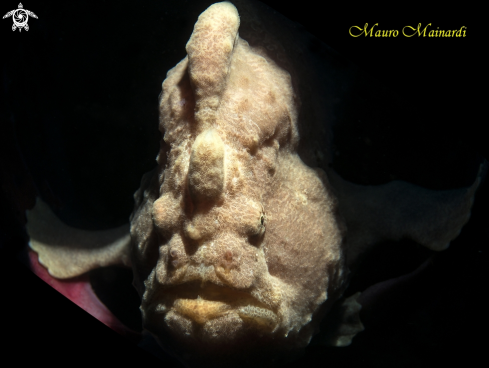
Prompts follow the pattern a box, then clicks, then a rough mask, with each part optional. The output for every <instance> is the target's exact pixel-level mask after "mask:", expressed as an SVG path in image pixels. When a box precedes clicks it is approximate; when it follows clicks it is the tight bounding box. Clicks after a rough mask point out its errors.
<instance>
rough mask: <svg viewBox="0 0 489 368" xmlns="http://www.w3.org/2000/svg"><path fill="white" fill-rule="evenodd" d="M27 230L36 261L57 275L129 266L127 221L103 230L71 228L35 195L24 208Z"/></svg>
mask: <svg viewBox="0 0 489 368" xmlns="http://www.w3.org/2000/svg"><path fill="white" fill-rule="evenodd" d="M27 232H28V234H29V237H30V241H29V246H30V247H31V248H32V249H33V250H34V251H35V252H36V253H37V254H38V257H39V263H40V264H42V265H43V266H44V267H46V268H47V269H48V272H49V274H50V275H51V276H53V277H55V278H58V279H66V278H71V277H75V276H78V275H81V274H84V273H85V272H88V271H90V270H92V269H95V268H99V267H105V266H110V265H115V264H121V265H125V266H130V261H129V256H128V251H129V245H130V235H129V224H127V225H123V226H121V227H118V228H115V229H109V230H103V231H86V230H80V229H75V228H72V227H70V226H68V225H66V224H64V223H63V222H61V221H60V220H59V219H58V218H57V217H56V215H55V214H54V213H53V212H52V211H51V209H50V208H49V206H48V205H47V204H46V203H44V202H43V201H42V200H41V199H40V198H38V199H37V202H36V205H35V206H34V208H33V209H32V210H30V211H27Z"/></svg>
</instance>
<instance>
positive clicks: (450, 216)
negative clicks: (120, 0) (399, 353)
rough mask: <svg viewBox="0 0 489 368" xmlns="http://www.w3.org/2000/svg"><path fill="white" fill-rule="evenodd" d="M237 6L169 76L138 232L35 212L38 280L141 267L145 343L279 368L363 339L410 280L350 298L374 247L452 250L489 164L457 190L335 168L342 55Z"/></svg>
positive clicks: (200, 360)
mask: <svg viewBox="0 0 489 368" xmlns="http://www.w3.org/2000/svg"><path fill="white" fill-rule="evenodd" d="M233 3H234V4H235V5H233V4H231V3H230V2H221V3H217V4H214V5H212V6H210V7H209V8H208V9H207V10H205V11H204V12H203V13H202V14H201V15H200V16H199V18H198V20H197V22H196V24H195V26H194V30H193V33H192V35H191V37H190V40H189V41H188V43H187V45H186V51H187V56H186V57H185V58H184V59H183V60H182V61H180V62H179V63H178V64H177V65H176V66H175V67H174V68H172V69H171V70H169V71H168V73H167V76H166V79H165V80H164V82H163V85H162V93H161V94H160V98H159V116H160V118H159V119H160V120H159V130H160V132H161V135H162V139H161V142H160V150H159V153H158V156H157V166H156V167H155V169H154V170H152V171H151V172H148V173H146V174H145V175H144V176H143V178H142V180H141V186H140V188H139V189H138V190H137V192H136V193H135V194H134V200H135V205H134V211H133V213H132V214H131V216H130V224H127V225H125V226H122V227H120V228H117V229H112V230H107V231H99V232H90V231H84V230H78V229H73V228H70V227H69V226H67V225H66V224H63V223H62V222H61V221H60V220H59V219H57V218H56V217H55V216H54V214H53V213H52V212H51V210H50V208H49V206H48V205H47V204H45V203H43V202H42V201H41V200H40V199H38V202H37V204H36V206H35V207H34V208H33V209H32V211H29V212H28V214H27V220H28V222H27V231H28V233H29V236H30V242H29V245H30V247H31V249H32V251H34V252H36V253H37V255H38V260H39V264H38V265H37V266H36V267H35V268H34V269H33V270H34V272H36V273H37V274H38V275H40V276H41V277H42V278H43V279H44V280H50V278H56V279H66V280H67V281H66V283H62V284H63V287H58V289H59V290H61V292H63V290H65V291H66V290H68V291H66V293H65V295H67V294H69V292H70V290H71V289H70V287H69V285H70V284H69V283H70V281H69V280H71V282H73V280H74V279H73V278H76V277H78V276H80V275H85V276H86V272H88V271H90V270H93V269H96V268H100V267H106V266H110V265H114V264H120V265H123V266H126V267H131V268H132V271H133V275H134V281H133V284H134V286H135V288H136V290H137V291H138V293H139V296H140V299H141V305H140V311H141V313H142V322H143V326H142V328H143V329H144V334H145V336H150V337H151V339H154V340H152V341H156V342H157V343H158V344H159V345H160V346H161V348H163V349H164V350H166V351H167V352H170V353H171V354H172V355H174V356H176V357H178V359H180V361H182V362H183V364H185V366H188V367H250V366H254V367H260V366H262V367H273V366H279V365H280V364H281V363H283V362H284V361H288V360H290V359H291V358H294V357H296V356H298V355H299V354H300V353H301V352H302V351H303V350H304V349H305V347H306V346H307V345H308V344H309V343H310V342H311V339H312V338H313V337H314V339H315V342H316V343H318V344H325V345H329V346H347V345H349V344H351V343H352V339H354V337H355V335H357V334H358V333H360V332H361V331H362V330H363V329H364V326H363V324H362V321H361V318H360V314H359V312H360V310H361V308H362V303H363V305H367V306H368V305H370V304H372V300H373V299H375V296H378V295H379V294H382V292H383V291H385V290H387V289H389V288H395V285H396V282H395V281H392V280H390V281H389V282H387V283H386V284H382V285H377V287H376V288H375V287H373V288H369V289H367V290H366V291H365V292H363V293H360V292H357V293H355V294H353V295H344V294H347V293H345V290H346V288H347V286H348V282H349V279H350V277H351V275H352V274H354V273H355V271H356V270H357V269H358V265H359V264H360V263H361V262H362V261H363V260H364V259H365V256H366V255H367V253H369V251H370V250H372V249H373V248H374V246H375V245H376V244H378V243H380V242H385V241H400V240H404V239H408V240H411V241H414V242H416V243H418V244H420V245H422V246H424V247H426V248H428V249H430V250H431V251H442V250H445V249H446V248H447V247H448V246H449V244H450V242H451V241H452V240H453V239H455V238H456V237H457V236H458V234H459V233H460V231H461V229H462V227H463V226H464V225H465V224H466V223H467V221H468V220H469V217H470V211H471V207H472V204H473V201H474V195H475V192H476V190H477V188H478V186H479V184H480V182H481V180H482V176H483V173H484V171H485V170H487V164H486V163H483V164H482V165H481V167H480V170H479V173H478V175H477V177H476V179H475V181H474V183H473V184H472V185H471V186H470V187H468V188H461V189H454V190H445V191H434V190H428V189H425V188H421V187H419V186H416V185H413V184H410V183H407V182H403V181H391V182H389V183H387V184H383V185H378V186H363V185H358V184H354V183H350V182H348V181H346V180H344V179H343V178H342V177H341V176H340V175H338V174H337V173H336V172H335V171H334V170H333V169H332V168H331V162H332V152H331V151H332V148H331V139H332V137H331V125H332V124H333V122H332V120H333V119H331V112H330V110H331V106H332V102H331V101H330V100H329V97H330V94H328V93H331V92H328V88H332V87H331V86H330V85H329V84H328V83H330V82H331V83H333V79H334V78H331V77H328V76H327V75H328V74H327V73H320V72H317V71H318V70H322V69H327V70H329V69H330V68H331V65H332V62H331V60H329V61H328V57H329V56H328V54H327V53H326V52H323V53H320V55H321V57H319V58H318V59H314V60H313V59H312V58H310V57H308V56H307V55H306V52H305V50H306V47H307V46H304V44H305V41H304V40H305V39H307V37H308V36H307V35H305V33H304V32H303V31H301V32H302V33H301V32H299V31H298V30H297V29H295V28H294V26H293V25H291V23H287V21H286V20H285V19H282V18H280V17H276V16H275V15H274V16H272V14H271V12H270V11H269V10H267V9H266V8H263V7H262V6H261V5H260V4H258V3H255V2H248V1H240V0H236V1H234V2H233ZM238 10H239V13H238ZM306 44H307V42H306ZM321 58H322V59H321ZM320 68H321V69H320ZM334 74H335V78H336V77H337V79H338V80H340V81H342V80H343V78H345V79H348V78H349V77H350V76H349V75H347V73H346V74H344V75H343V74H341V72H338V73H337V75H336V71H335V72H334ZM340 74H341V75H340ZM328 78H329V79H328ZM340 84H341V83H340ZM327 87H328V88H327ZM338 91H339V88H338ZM336 92H337V91H335V93H336ZM338 93H339V92H338ZM318 96H320V98H318ZM129 229H130V230H129ZM42 266H43V267H45V268H46V270H45V269H42ZM46 271H47V272H46ZM418 276H419V275H418ZM404 279H405V278H404ZM404 279H403V280H404ZM76 280H77V282H78V283H80V282H82V281H83V280H86V277H85V278H83V277H82V278H78V279H76ZM53 284H56V283H53ZM58 284H59V282H58ZM82 286H86V285H82ZM88 289H89V288H86V287H80V286H78V289H77V290H85V291H84V292H89V290H88ZM87 290H88V291H87ZM362 290H363V289H362ZM369 290H370V291H369ZM68 296H69V295H68ZM92 296H93V295H92ZM92 296H90V298H91V297H92ZM78 299H80V298H78ZM72 300H73V299H72ZM88 300H89V301H90V303H85V304H87V305H88V304H90V305H91V306H93V305H95V306H96V305H97V303H95V302H93V300H92V299H88ZM92 314H94V315H98V314H97V313H92ZM102 314H103V315H104V316H105V317H104V323H106V324H107V325H111V324H114V323H115V322H113V320H112V319H111V318H109V317H107V315H108V314H109V312H108V310H104V313H102ZM116 322H117V329H118V330H120V331H125V329H124V327H123V326H122V324H121V323H119V321H116ZM113 328H114V327H113ZM126 333H128V332H127V331H126ZM353 341H354V340H353ZM325 364H327V362H325Z"/></svg>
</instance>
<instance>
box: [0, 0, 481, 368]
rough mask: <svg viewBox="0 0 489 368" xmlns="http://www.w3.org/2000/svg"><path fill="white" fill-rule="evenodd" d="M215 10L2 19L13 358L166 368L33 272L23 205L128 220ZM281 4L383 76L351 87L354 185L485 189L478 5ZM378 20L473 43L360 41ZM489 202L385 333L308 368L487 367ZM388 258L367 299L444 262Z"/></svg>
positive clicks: (54, 12) (348, 166) (190, 5)
mask: <svg viewBox="0 0 489 368" xmlns="http://www.w3.org/2000/svg"><path fill="white" fill-rule="evenodd" d="M210 3H212V2H209V1H159V2H142V3H141V2H137V3H132V2H131V3H129V2H127V4H125V3H124V2H122V3H121V2H117V3H116V2H113V3H110V2H108V3H107V2H104V3H102V2H97V3H96V4H95V3H89V2H84V1H78V2H68V3H65V4H64V5H61V6H59V5H58V3H56V4H55V3H54V2H53V3H51V2H49V1H47V2H43V3H42V4H41V3H39V4H38V3H34V2H32V3H24V7H25V8H26V9H29V10H32V11H33V12H34V13H36V15H37V16H38V17H39V19H32V18H31V19H30V20H29V26H30V29H29V31H28V32H25V31H22V32H19V31H16V32H12V31H11V26H12V24H11V20H9V19H5V20H3V22H2V23H1V28H0V32H1V34H2V39H3V40H4V43H3V50H4V51H3V56H2V61H3V63H2V101H1V103H2V109H1V112H0V114H1V124H2V128H1V131H0V134H1V138H0V143H1V154H2V161H1V162H2V197H1V211H2V212H1V214H2V223H1V237H0V241H1V244H0V247H1V249H2V259H1V263H2V266H3V268H2V270H3V271H4V272H3V274H2V275H3V280H2V285H3V287H4V289H3V291H2V306H3V308H2V317H3V320H4V321H9V322H10V323H11V325H12V326H14V327H10V328H9V329H4V330H3V331H4V336H5V338H6V340H7V341H9V343H8V344H7V347H8V348H7V350H10V346H12V351H13V348H15V349H16V351H19V353H16V354H14V355H12V357H13V358H14V359H18V360H19V361H23V360H24V359H25V358H28V359H29V360H30V362H32V363H35V362H37V361H39V360H43V361H55V362H63V363H67V362H70V361H69V360H68V361H67V360H66V358H65V356H66V355H70V356H71V357H72V358H71V359H73V360H75V361H76V362H78V361H79V360H83V361H84V362H92V364H105V363H107V364H119V363H120V364H126V365H127V362H128V361H137V362H138V363H139V364H162V363H160V362H159V361H157V360H156V358H154V357H153V356H151V355H150V354H148V353H146V352H145V351H142V350H141V349H139V348H137V347H135V346H134V345H133V344H132V343H131V342H130V341H128V340H126V339H124V338H123V337H120V336H118V335H117V334H116V333H113V332H112V331H111V330H109V329H107V328H106V327H105V326H103V325H102V324H100V323H99V322H98V321H96V320H94V319H93V318H92V317H91V316H89V315H88V314H86V313H85V312H84V311H82V310H81V309H79V308H78V307H76V306H75V305H72V304H71V303H70V302H69V301H68V300H66V299H65V298H64V297H62V296H61V295H58V294H57V293H56V292H55V291H54V290H52V289H51V288H49V287H48V286H47V285H45V284H44V283H43V282H42V281H40V280H38V279H37V278H36V277H35V276H34V275H31V274H30V273H29V272H28V271H26V270H25V269H24V268H23V266H22V265H21V264H20V263H17V262H16V259H15V257H14V255H15V254H16V253H17V252H18V251H20V250H21V249H23V247H24V246H25V236H24V234H23V230H22V226H23V223H22V216H21V212H19V209H22V208H23V206H24V207H25V206H28V204H29V203H30V202H32V198H33V195H32V194H33V191H34V190H37V191H38V193H40V194H41V195H42V196H43V197H45V198H46V199H48V200H50V202H51V203H52V204H53V205H54V206H55V207H54V208H55V210H56V212H57V214H58V215H59V216H60V217H61V218H62V219H63V220H64V221H65V222H67V223H69V224H71V225H73V226H77V227H82V228H86V229H101V228H110V227H114V226H118V225H121V224H123V223H124V222H126V221H127V219H128V216H129V214H130V212H131V210H132V206H133V202H132V194H133V193H134V191H135V190H136V189H137V188H138V186H139V180H140V178H141V176H142V174H143V173H144V172H146V171H148V170H150V169H151V168H152V167H153V166H154V159H155V157H156V154H157V150H158V145H159V139H160V135H159V133H158V131H157V125H158V113H157V98H158V95H159V93H160V91H161V83H162V81H163V79H164V78H165V75H166V72H167V71H168V69H170V68H171V67H173V66H174V65H175V64H176V63H177V62H179V61H180V60H181V59H182V58H183V57H185V49H184V46H185V44H186V42H187V41H188V39H189V37H190V34H191V32H192V29H193V25H194V23H195V21H196V19H197V17H198V15H199V14H200V13H201V12H202V11H203V10H205V8H207V6H208V5H209V4H210ZM326 6H328V5H326ZM9 7H10V8H12V9H13V8H14V7H16V5H15V4H13V3H12V4H11V5H9ZM272 7H274V8H275V9H277V11H279V12H281V13H283V14H284V15H286V16H287V17H289V18H290V19H292V20H294V21H297V22H300V23H302V24H303V25H304V26H305V27H306V29H307V30H308V31H310V32H311V33H313V34H315V35H316V36H317V37H318V38H319V39H321V40H322V41H323V42H325V43H326V44H328V45H329V46H331V47H332V48H333V49H335V50H337V51H338V52H339V53H340V54H341V55H342V56H343V57H345V58H347V59H349V60H351V61H353V62H354V63H356V64H357V65H358V66H359V67H360V68H362V69H363V70H365V71H366V72H365V73H364V74H362V77H360V78H358V79H357V80H355V81H354V82H352V83H350V84H348V85H346V86H345V88H347V90H348V94H347V96H348V98H347V100H345V101H344V103H343V105H342V106H343V110H341V111H338V120H339V121H338V124H337V126H336V128H335V140H334V147H335V161H334V164H333V165H334V167H335V169H336V170H337V171H338V172H339V173H340V174H341V175H342V176H343V177H344V178H346V179H348V180H351V181H353V182H356V183H360V184H380V183H384V182H387V181H389V180H393V179H402V180H407V181H410V182H413V183H416V184H418V185H422V186H425V187H428V188H432V189H451V188H457V187H462V186H468V185H470V183H471V181H472V180H473V178H474V177H475V174H476V171H477V166H478V163H479V162H480V160H481V157H482V156H483V155H485V156H486V158H487V157H488V156H487V151H484V150H485V147H486V146H487V134H486V133H485V131H486V129H485V126H484V125H486V121H487V118H485V116H486V114H480V113H478V112H479V111H480V108H479V106H483V105H484V104H485V99H484V97H485V95H484V94H481V92H479V88H480V87H481V85H483V83H482V81H481V79H482V78H481V75H482V70H483V69H482V68H481V67H480V62H479V58H480V56H478V55H479V51H480V48H481V45H480V44H479V45H478V44H477V43H476V42H474V41H477V40H478V39H481V36H480V34H478V33H477V30H476V25H475V24H474V23H473V22H471V20H470V18H468V17H467V16H466V13H467V12H466V11H465V10H464V9H463V8H460V7H459V8H457V9H454V10H453V12H452V16H451V17H450V18H446V19H450V21H448V20H446V19H439V18H436V19H435V18H433V19H431V18H429V17H424V16H422V14H421V13H422V12H421V10H419V11H415V12H414V13H413V14H412V15H409V16H408V15H407V14H404V13H403V15H404V17H403V18H396V17H397V15H396V14H392V16H391V17H388V18H384V19H381V18H380V13H381V11H383V10H385V9H370V10H369V11H366V12H363V13H362V15H361V16H358V17H357V16H355V17H354V16H350V11H349V8H350V7H352V5H351V4H346V6H345V7H344V8H343V9H342V10H341V11H340V10H333V9H331V10H330V11H326V10H325V11H323V10H320V9H319V8H318V5H317V3H316V2H312V1H302V2H300V3H295V4H293V5H288V6H286V5H284V4H278V6H277V4H272ZM9 10H11V9H7V8H5V9H3V11H4V13H6V12H7V11H9ZM366 22H368V23H369V24H371V25H372V24H375V23H379V26H378V28H379V29H380V28H381V29H398V30H402V28H403V27H404V26H406V25H413V26H416V25H417V24H418V23H419V22H421V23H422V24H423V26H424V25H426V24H428V23H430V22H431V23H432V28H434V29H436V27H439V28H440V29H453V28H457V29H458V28H460V27H461V26H466V27H467V37H465V38H447V39H442V38H428V37H426V38H417V37H413V38H404V37H402V36H398V37H397V38H380V39H379V38H352V37H351V36H349V34H348V29H349V28H350V27H351V26H353V25H359V26H363V25H364V24H365V23H366ZM311 52H314V49H312V50H311ZM32 183H34V184H35V187H34V186H33V185H32ZM34 188H35V189H34ZM488 203H489V195H488V190H487V184H486V185H485V186H484V187H483V188H482V189H481V190H480V191H479V193H478V195H477V198H476V201H475V206H474V208H473V213H472V219H471V221H470V222H469V223H468V224H467V225H466V227H464V229H463V231H462V234H461V235H460V237H459V238H457V240H455V241H454V242H453V243H452V245H451V247H450V248H449V249H448V250H447V251H446V252H443V253H441V254H439V255H438V256H437V257H436V258H435V262H434V264H433V265H432V267H431V269H430V272H429V273H428V274H427V275H426V276H427V277H426V279H424V281H423V283H421V284H420V285H416V287H415V290H414V291H412V290H411V291H410V292H411V294H409V295H408V297H406V298H405V300H400V301H399V302H398V303H393V305H392V308H391V309H389V310H388V311H387V313H386V314H385V321H380V322H379V321H375V322H376V324H375V328H374V326H372V327H371V328H369V326H368V325H366V327H367V329H366V331H364V332H362V333H361V334H359V335H358V336H357V337H355V339H354V340H353V344H352V345H351V346H350V347H348V348H344V349H331V348H322V347H310V348H308V349H307V351H306V354H305V356H304V357H303V358H302V359H301V360H299V361H297V362H295V363H291V364H290V367H292V366H297V367H299V366H308V367H325V366H328V367H360V366H361V367H414V366H416V367H418V366H425V365H427V364H430V363H431V364H435V363H436V364H439V363H440V362H444V361H446V360H452V359H455V358H461V357H464V358H465V359H466V360H467V361H466V364H467V363H469V364H470V361H472V360H475V359H476V358H477V357H478V356H479V355H480V351H479V350H478V344H479V343H480V340H479V339H478V338H476V337H475V336H476V334H477V332H478V331H479V330H481V331H485V326H482V322H481V321H482V317H483V316H484V314H485V308H484V305H485V304H484V302H483V295H484V291H485V290H486V287H485V286H486V282H485V280H486V279H487V271H486V270H487V266H488V262H487V255H486V254H487V247H488V245H489V232H488V225H489V222H488V215H487V208H488ZM382 249H383V251H382V252H379V253H378V254H376V257H375V259H373V260H372V267H371V268H372V269H373V270H374V271H372V272H370V270H369V269H368V268H366V269H363V270H362V275H365V276H364V277H363V278H362V279H361V280H357V281H355V282H352V285H351V290H350V291H349V292H351V293H352V292H354V291H356V290H363V289H364V288H365V287H367V286H368V285H369V283H372V282H378V281H382V280H383V279H385V278H389V277H395V276H399V275H401V274H403V273H406V272H410V271H412V270H413V269H414V268H416V266H417V265H418V264H419V262H420V261H421V260H422V259H424V257H425V256H427V254H426V252H425V251H424V250H422V249H419V247H417V246H416V245H415V244H410V243H402V244H388V245H385V247H384V248H382ZM109 276H110V275H109ZM94 277H95V276H94ZM111 277H113V279H112V280H114V278H115V280H125V281H124V282H123V283H124V285H126V286H124V287H122V289H121V290H120V291H118V293H119V295H120V294H121V293H122V294H123V295H127V298H125V299H124V300H129V301H128V302H127V304H128V305H127V310H124V308H120V311H118V312H117V314H118V316H119V318H121V319H122V320H125V321H126V323H127V324H128V325H131V326H132V325H134V326H136V325H137V321H138V316H137V313H138V311H137V301H136V302H135V301H134V294H133V291H132V289H131V288H130V285H129V282H128V281H127V280H128V277H127V274H123V273H122V274H118V273H117V272H116V273H115V274H114V275H113V276H111ZM95 278H96V277H95ZM100 279H102V280H109V281H106V283H107V285H105V286H104V285H101V286H100V287H101V288H102V289H103V288H104V287H105V288H106V289H111V288H112V286H113V285H115V284H117V282H116V281H114V282H112V281H110V280H111V279H110V277H108V276H107V277H105V278H103V277H102V278H98V280H99V285H100V283H101V281H100ZM129 279H130V277H129ZM111 282H112V284H111ZM102 283H103V282H102ZM111 285H112V286H111ZM418 289H419V291H417V290H418ZM134 303H136V305H135V304H134ZM116 304H120V303H116ZM114 308H116V309H117V307H114ZM174 364H175V363H173V362H172V361H170V360H168V362H167V363H166V364H165V363H163V364H162V366H165V367H167V366H168V367H173V366H176V365H174Z"/></svg>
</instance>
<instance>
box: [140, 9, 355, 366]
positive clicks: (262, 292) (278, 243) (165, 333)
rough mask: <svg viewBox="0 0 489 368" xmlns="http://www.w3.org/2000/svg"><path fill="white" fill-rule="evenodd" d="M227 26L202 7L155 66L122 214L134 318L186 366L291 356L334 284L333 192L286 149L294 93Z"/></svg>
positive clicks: (231, 21) (230, 17) (337, 289)
mask: <svg viewBox="0 0 489 368" xmlns="http://www.w3.org/2000/svg"><path fill="white" fill-rule="evenodd" d="M239 22H240V18H239V16H238V12H237V10H236V8H235V7H234V6H233V5H232V4H230V3H227V2H224V3H218V4H214V5H212V6H211V7H209V8H208V9H207V10H206V11H205V12H204V13H202V14H201V15H200V17H199V19H198V21H197V23H196V24H195V27H194V31H193V33H192V36H191V38H190V40H189V42H188V44H187V47H186V49H187V54H188V55H187V57H185V58H184V59H183V60H182V61H181V62H180V63H178V64H177V65H176V66H175V67H174V68H173V69H171V70H170V71H169V72H168V74H167V77H166V79H165V81H164V82H163V88H162V90H163V91H162V94H161V95H160V131H161V133H162V135H163V139H162V140H161V147H160V152H159V154H158V158H157V162H158V166H157V168H156V169H155V170H154V171H153V172H151V173H148V174H147V175H146V176H145V177H144V178H143V180H142V184H141V187H140V189H139V190H138V191H137V192H136V194H135V209H134V212H133V214H132V215H131V237H132V244H133V246H132V250H131V260H132V265H133V270H134V275H135V277H134V284H135V287H136V288H137V290H138V292H139V293H140V296H141V299H142V303H141V307H140V309H141V311H142V314H143V324H144V328H145V329H146V330H147V331H149V332H150V333H152V334H153V335H154V336H155V338H156V339H157V341H158V342H159V343H160V344H161V345H162V346H163V347H164V348H166V349H171V350H172V351H174V352H176V354H177V355H178V356H180V357H183V358H182V359H184V360H186V361H187V362H189V364H191V363H192V362H199V363H200V364H204V365H206V364H207V365H209V366H220V365H222V366H229V364H232V365H233V366H239V364H238V363H239V362H243V363H242V364H243V365H246V364H250V362H253V363H256V362H262V363H265V362H268V361H270V360H272V359H276V358H277V357H278V356H288V355H293V354H296V353H297V352H298V351H300V350H301V349H303V348H304V347H305V346H306V345H307V344H308V343H309V341H310V339H311V337H312V336H313V334H314V333H315V332H316V331H317V329H318V324H319V321H320V320H321V318H322V316H323V315H324V314H325V313H326V312H327V310H328V309H329V308H330V307H331V305H332V303H334V301H336V300H337V299H338V298H339V296H341V294H342V292H343V290H344V287H345V278H346V272H345V265H344V250H343V237H344V236H343V235H344V225H343V223H342V221H341V219H340V218H339V216H338V215H337V211H338V208H337V201H336V198H335V197H334V195H333V194H332V191H331V189H330V186H329V183H328V179H327V177H326V175H325V174H324V172H323V171H322V170H319V169H312V168H310V167H308V166H306V165H305V164H304V163H303V162H302V161H301V159H300V157H299V156H298V155H297V152H296V148H297V145H298V142H299V134H298V129H297V124H298V111H299V108H300V99H299V96H297V95H296V93H295V92H294V89H293V87H292V83H291V78H290V75H289V73H288V72H287V71H285V70H283V69H281V68H280V67H279V66H277V64H276V63H275V62H274V61H273V60H272V59H271V58H270V57H268V56H267V53H266V50H263V49H260V48H253V47H251V46H250V45H249V44H248V43H247V42H246V41H245V40H243V39H241V38H240V37H239V35H238V29H239ZM264 358H266V359H264ZM231 362H232V363H231Z"/></svg>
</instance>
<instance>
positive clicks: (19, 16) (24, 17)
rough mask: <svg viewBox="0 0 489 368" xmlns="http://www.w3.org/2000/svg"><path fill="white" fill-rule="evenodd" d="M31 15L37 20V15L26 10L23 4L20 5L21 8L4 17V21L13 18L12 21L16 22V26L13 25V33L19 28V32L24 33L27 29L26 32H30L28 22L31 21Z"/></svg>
mask: <svg viewBox="0 0 489 368" xmlns="http://www.w3.org/2000/svg"><path fill="white" fill-rule="evenodd" d="M29 15H30V16H31V17H33V18H36V19H37V15H36V14H34V13H33V12H31V11H30V10H27V9H24V7H23V5H22V3H19V8H18V9H14V10H11V11H9V12H8V13H7V14H5V15H4V16H3V19H5V18H7V17H10V16H12V19H13V21H14V24H13V25H12V31H15V30H16V29H17V28H18V29H19V32H20V31H22V28H25V30H26V31H28V30H29V26H28V25H27V21H28V20H29Z"/></svg>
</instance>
